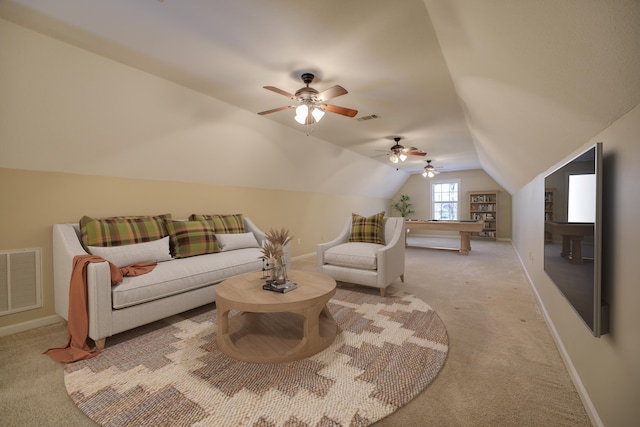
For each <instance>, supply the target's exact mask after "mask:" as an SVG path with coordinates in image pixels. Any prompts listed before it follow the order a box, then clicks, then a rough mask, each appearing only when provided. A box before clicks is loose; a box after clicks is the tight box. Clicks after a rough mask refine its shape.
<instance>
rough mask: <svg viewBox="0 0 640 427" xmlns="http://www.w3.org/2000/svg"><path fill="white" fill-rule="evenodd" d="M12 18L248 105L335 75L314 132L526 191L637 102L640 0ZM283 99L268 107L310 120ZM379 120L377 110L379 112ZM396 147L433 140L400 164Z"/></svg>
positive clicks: (439, 1) (88, 4)
mask: <svg viewBox="0 0 640 427" xmlns="http://www.w3.org/2000/svg"><path fill="white" fill-rule="evenodd" d="M0 13H1V14H2V16H3V17H4V18H6V19H8V20H11V21H13V22H16V23H18V24H20V25H23V26H26V27H29V28H32V29H35V30H36V31H39V32H42V33H45V34H47V35H50V36H52V37H54V38H58V39H60V40H62V41H65V42H67V43H70V44H72V45H76V46H78V47H81V48H83V49H86V50H88V51H92V52H95V53H97V54H99V55H101V56H105V57H108V58H111V59H114V60H116V61H118V62H121V63H124V64H127V65H130V66H132V67H135V68H138V69H140V70H143V71H145V72H148V73H151V74H155V75H158V76H160V77H163V78H165V79H168V80H171V81H173V82H176V83H179V84H181V85H183V86H186V87H189V88H191V89H193V90H196V91H198V92H201V93H204V94H207V95H209V96H211V97H214V98H217V99H219V100H221V101H224V102H225V103H228V104H231V105H233V106H236V107H238V108H240V109H243V110H246V111H248V112H252V113H258V112H260V111H263V110H268V109H271V108H276V107H280V106H284V105H288V104H290V100H289V99H288V98H286V97H283V96H281V95H279V94H277V93H275V92H273V91H268V90H265V89H263V86H275V87H278V88H280V89H282V90H284V91H286V92H289V93H294V92H295V91H296V90H297V89H299V88H300V87H302V86H303V83H302V81H301V80H300V75H301V74H302V73H303V72H312V73H314V74H315V75H316V80H315V81H314V82H313V83H312V84H311V86H312V87H314V88H316V89H318V90H319V91H322V90H324V89H327V88H329V87H331V86H333V85H336V84H339V85H341V86H343V87H344V88H346V89H347V90H348V92H349V93H348V94H346V95H343V96H340V97H337V98H335V99H332V100H331V101H330V103H332V104H336V105H339V106H343V107H348V108H352V109H356V110H358V114H357V115H356V117H354V118H346V117H343V116H340V115H336V114H331V113H328V114H327V115H326V116H325V118H323V120H322V121H321V122H320V123H318V124H317V125H316V126H314V128H313V130H312V131H313V136H314V137H316V138H320V139H322V140H325V141H327V142H329V143H331V144H335V145H337V146H340V147H342V148H344V149H347V150H350V151H353V152H355V153H357V154H359V155H361V156H364V157H367V158H374V159H376V160H378V161H380V162H384V163H385V164H388V165H389V167H393V168H395V167H399V168H401V169H402V170H404V171H406V172H408V173H419V172H421V171H422V168H423V166H424V165H425V160H426V159H431V160H432V161H433V164H434V165H435V166H437V167H440V168H442V169H441V170H445V171H456V170H465V169H476V168H482V169H484V170H485V171H486V172H487V173H489V174H490V175H491V176H492V177H493V178H494V179H495V180H496V181H498V183H500V184H501V185H502V186H503V187H505V188H506V189H507V190H508V191H511V192H513V191H516V190H517V189H518V188H520V187H521V186H522V185H524V184H526V183H527V182H529V181H530V180H531V179H532V178H534V177H535V176H536V175H537V174H539V173H541V172H542V171H544V170H546V169H547V168H548V167H550V166H551V165H553V164H554V163H556V162H558V161H559V160H560V159H561V158H562V157H564V156H566V155H568V154H569V153H571V152H572V151H574V150H575V149H576V148H578V147H580V146H581V145H583V144H585V143H586V142H588V141H589V139H590V138H592V137H593V136H594V135H595V134H597V133H598V132H599V131H601V130H602V129H603V128H605V127H606V126H608V125H609V124H610V123H612V122H613V121H615V120H616V119H617V118H619V117H620V116H621V115H623V114H624V113H625V112H626V111H628V110H630V109H631V108H633V107H634V106H635V105H637V104H638V103H639V102H640V84H639V79H638V76H639V75H640V2H638V1H637V0H627V1H625V0H609V1H603V0H580V1H578V0H566V1H557V0H538V1H530V0H503V1H484V0H424V1H422V0H403V1H401V2H392V1H388V0H349V1H345V0H323V1H308V0H270V1H260V0H227V1H221V0H218V1H180V0H139V1H127V0H120V1H115V0H113V1H99V0H58V1H55V2H52V1H47V0H11V1H9V0H0ZM293 115H294V114H293V111H292V110H285V111H280V112H276V113H273V114H269V115H265V116H261V117H260V119H262V120H269V121H273V122H276V123H279V124H280V125H283V126H286V127H288V128H291V129H295V130H296V131H299V132H307V131H308V129H305V127H304V126H302V125H299V124H298V123H296V122H295V121H294V120H293ZM372 117H375V118H372ZM394 137H401V138H402V139H401V142H400V143H401V144H403V145H405V146H413V147H417V148H418V149H420V150H423V151H426V152H427V153H428V154H427V156H425V157H413V156H412V157H409V159H407V161H405V162H403V163H400V164H399V165H392V164H391V163H390V162H389V160H388V157H387V155H386V153H387V150H388V149H389V147H391V145H393V144H394V142H393V138H394Z"/></svg>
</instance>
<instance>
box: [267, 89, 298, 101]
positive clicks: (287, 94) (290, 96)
mask: <svg viewBox="0 0 640 427" xmlns="http://www.w3.org/2000/svg"><path fill="white" fill-rule="evenodd" d="M262 87H263V88H265V89H267V90H270V91H271V92H275V93H279V94H280V95H284V96H286V97H287V98H291V99H296V96H295V95H292V94H290V93H289V92H285V91H284V90H282V89H278V88H277V87H274V86H262Z"/></svg>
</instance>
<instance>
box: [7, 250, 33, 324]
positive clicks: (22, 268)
mask: <svg viewBox="0 0 640 427" xmlns="http://www.w3.org/2000/svg"><path fill="white" fill-rule="evenodd" d="M41 282H42V281H41V279H40V248H36V249H18V250H10V251H0V316H3V315H5V314H11V313H17V312H19V311H25V310H31V309H34V308H38V307H42V289H41Z"/></svg>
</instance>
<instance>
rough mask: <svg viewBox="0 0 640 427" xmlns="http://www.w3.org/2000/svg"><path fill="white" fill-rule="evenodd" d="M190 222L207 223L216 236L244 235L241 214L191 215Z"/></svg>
mask: <svg viewBox="0 0 640 427" xmlns="http://www.w3.org/2000/svg"><path fill="white" fill-rule="evenodd" d="M189 220H191V221H209V222H210V223H211V224H212V226H213V229H214V230H215V231H216V233H218V234H235V233H244V232H245V230H244V218H243V217H242V214H229V215H196V214H191V216H190V217H189Z"/></svg>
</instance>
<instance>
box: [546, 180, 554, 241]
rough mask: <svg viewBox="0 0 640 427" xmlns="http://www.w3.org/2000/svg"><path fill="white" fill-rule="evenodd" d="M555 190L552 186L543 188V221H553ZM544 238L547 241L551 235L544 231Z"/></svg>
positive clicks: (551, 238)
mask: <svg viewBox="0 0 640 427" xmlns="http://www.w3.org/2000/svg"><path fill="white" fill-rule="evenodd" d="M555 192H556V190H555V189H554V188H545V189H544V220H545V221H553V200H554V198H555ZM544 239H545V241H547V242H550V241H551V240H553V235H552V234H551V233H550V232H548V231H545V232H544Z"/></svg>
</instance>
